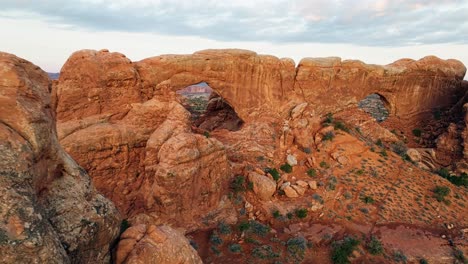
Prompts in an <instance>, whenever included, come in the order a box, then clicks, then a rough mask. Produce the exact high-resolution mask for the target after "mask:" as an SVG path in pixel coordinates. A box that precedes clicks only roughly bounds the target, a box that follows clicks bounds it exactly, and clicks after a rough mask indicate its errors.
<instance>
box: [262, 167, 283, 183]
mask: <svg viewBox="0 0 468 264" xmlns="http://www.w3.org/2000/svg"><path fill="white" fill-rule="evenodd" d="M265 172H266V173H269V174H270V175H271V177H273V180H275V181H279V179H280V178H281V175H280V174H279V172H278V170H277V169H275V168H273V169H272V168H266V169H265Z"/></svg>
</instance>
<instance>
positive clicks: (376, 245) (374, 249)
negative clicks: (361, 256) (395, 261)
mask: <svg viewBox="0 0 468 264" xmlns="http://www.w3.org/2000/svg"><path fill="white" fill-rule="evenodd" d="M367 250H368V251H369V253H371V254H372V255H380V254H382V253H383V246H382V242H380V240H378V239H377V238H376V237H374V236H372V238H371V240H370V241H369V243H368V244H367Z"/></svg>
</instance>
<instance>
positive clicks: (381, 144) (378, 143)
mask: <svg viewBox="0 0 468 264" xmlns="http://www.w3.org/2000/svg"><path fill="white" fill-rule="evenodd" d="M375 144H376V145H377V146H379V147H381V148H382V147H383V146H384V145H383V142H382V140H381V139H380V138H379V139H377V141H376V142H375Z"/></svg>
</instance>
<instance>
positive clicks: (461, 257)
mask: <svg viewBox="0 0 468 264" xmlns="http://www.w3.org/2000/svg"><path fill="white" fill-rule="evenodd" d="M453 257H454V258H455V259H456V260H458V261H459V262H461V263H463V264H466V263H468V259H466V257H465V254H463V251H461V250H460V249H458V248H455V249H454V252H453Z"/></svg>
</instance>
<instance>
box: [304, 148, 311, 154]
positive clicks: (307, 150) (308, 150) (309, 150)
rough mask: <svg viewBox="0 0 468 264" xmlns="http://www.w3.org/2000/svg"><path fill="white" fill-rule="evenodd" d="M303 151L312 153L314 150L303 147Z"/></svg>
mask: <svg viewBox="0 0 468 264" xmlns="http://www.w3.org/2000/svg"><path fill="white" fill-rule="evenodd" d="M302 151H303V152H304V153H306V154H310V153H312V150H311V149H310V148H303V149H302Z"/></svg>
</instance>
